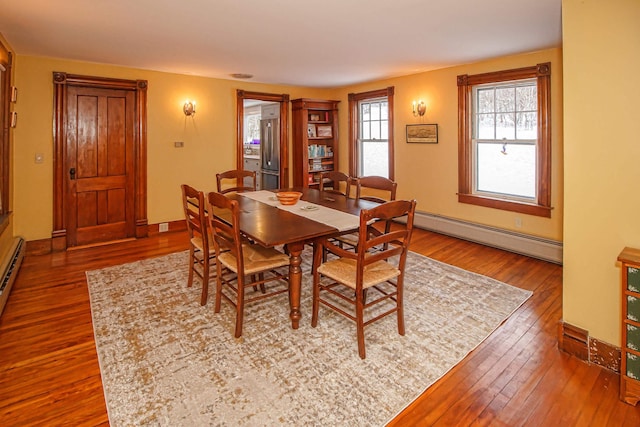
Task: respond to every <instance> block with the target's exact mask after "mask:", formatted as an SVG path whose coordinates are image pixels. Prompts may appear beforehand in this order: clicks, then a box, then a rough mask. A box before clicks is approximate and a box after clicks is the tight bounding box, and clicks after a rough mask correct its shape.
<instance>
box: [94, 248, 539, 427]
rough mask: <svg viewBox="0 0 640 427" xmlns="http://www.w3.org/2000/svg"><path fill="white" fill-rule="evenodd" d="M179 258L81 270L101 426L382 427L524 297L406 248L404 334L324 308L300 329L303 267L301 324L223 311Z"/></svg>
mask: <svg viewBox="0 0 640 427" xmlns="http://www.w3.org/2000/svg"><path fill="white" fill-rule="evenodd" d="M186 267H187V252H181V253H174V254H170V255H167V256H163V257H160V258H154V259H148V260H144V261H139V262H134V263H131V264H124V265H119V266H115V267H110V268H105V269H102V270H96V271H88V272H87V282H88V286H89V292H90V298H91V311H92V314H93V326H94V331H95V339H96V345H97V348H98V356H99V360H100V370H101V373H102V381H103V384H104V392H105V398H106V402H107V408H108V412H109V420H110V422H111V425H112V426H139V425H158V426H227V425H233V426H272V425H304V426H346V425H350V426H354V425H357V426H381V425H384V424H385V423H386V422H388V421H390V420H391V419H392V418H393V417H394V416H396V415H397V414H398V413H399V412H400V411H401V410H402V409H404V408H405V407H406V406H407V405H408V404H410V403H411V402H412V401H413V400H414V399H416V398H417V397H418V396H419V395H420V394H421V393H422V392H423V391H424V390H425V389H426V388H427V387H429V386H430V385H431V384H433V383H434V382H435V381H436V380H438V379H439V378H440V377H442V376H443V375H444V374H445V373H446V372H447V371H448V370H450V369H451V368H452V367H453V366H455V365H456V364H457V363H458V362H459V361H460V360H462V359H463V358H464V357H465V356H466V355H467V354H468V353H469V352H470V351H471V350H473V349H474V348H475V347H477V346H478V344H480V343H481V342H482V341H483V340H484V339H485V338H486V337H487V336H488V335H489V334H491V332H492V331H493V330H495V329H496V328H497V327H498V326H499V325H500V324H501V323H502V322H503V321H504V320H505V319H506V318H508V317H509V315H510V314H511V313H513V312H514V311H515V310H516V309H517V308H518V307H519V306H520V305H521V304H522V303H523V302H524V301H526V300H527V298H528V297H529V296H530V295H531V293H530V292H527V291H523V290H520V289H518V288H515V287H512V286H509V285H506V284H504V283H501V282H498V281H495V280H493V279H490V278H488V277H484V276H480V275H477V274H473V273H470V272H468V271H465V270H461V269H458V268H456V267H452V266H450V265H447V264H442V263H440V262H437V261H434V260H432V259H429V258H426V257H424V256H421V255H418V254H415V253H410V254H409V258H408V263H407V272H406V284H405V295H406V297H405V322H406V335H405V336H404V337H401V336H400V335H398V333H397V326H396V319H395V317H393V316H389V317H387V318H386V319H384V320H381V321H378V322H376V323H374V324H372V325H370V326H368V327H367V328H365V339H366V349H367V358H366V360H361V359H360V358H359V357H358V350H357V344H356V332H355V324H354V323H353V322H351V321H350V320H348V319H346V318H343V317H342V316H339V315H338V314H336V313H333V312H331V311H329V310H328V309H326V308H322V307H321V309H320V310H321V311H320V320H319V325H318V327H317V328H312V327H311V325H310V323H311V315H310V314H311V275H310V273H308V272H309V271H310V265H309V263H308V254H307V259H305V263H304V265H303V267H304V270H305V274H304V277H305V279H304V282H303V293H302V304H301V305H302V310H303V318H302V321H301V323H300V328H299V329H297V330H293V329H292V328H291V322H290V321H289V309H288V299H287V296H286V294H283V295H282V296H281V297H276V298H271V299H270V300H265V301H259V302H257V303H255V304H253V305H249V306H248V307H247V310H246V313H245V324H244V330H243V336H242V337H241V338H240V339H235V338H234V337H233V327H234V314H233V311H232V309H231V308H230V306H229V304H228V303H225V301H223V304H222V310H221V312H220V313H219V314H215V313H214V312H213V296H210V299H209V303H208V304H207V305H206V306H204V307H202V306H200V304H199V301H200V297H199V295H200V289H199V286H196V285H194V287H192V288H187V287H186V282H187V268H186Z"/></svg>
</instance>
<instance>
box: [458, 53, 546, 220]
mask: <svg viewBox="0 0 640 427" xmlns="http://www.w3.org/2000/svg"><path fill="white" fill-rule="evenodd" d="M549 77H550V65H549V64H548V63H547V64H539V65H537V66H535V67H528V68H521V69H517V70H508V71H500V72H496V73H487V74H478V75H473V76H469V75H463V76H458V103H459V118H460V123H459V127H460V128H459V139H460V141H459V185H458V186H459V191H458V200H459V201H460V202H462V203H471V204H476V205H481V206H487V207H492V208H497V209H503V210H509V211H514V212H521V213H526V214H531V215H537V216H545V217H549V216H550V209H551V208H550V180H551V173H550V170H551V168H550V162H551V156H550V96H549V91H550V78H549Z"/></svg>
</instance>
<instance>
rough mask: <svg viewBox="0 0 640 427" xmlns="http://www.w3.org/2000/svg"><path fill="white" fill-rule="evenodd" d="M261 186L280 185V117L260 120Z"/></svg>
mask: <svg viewBox="0 0 640 427" xmlns="http://www.w3.org/2000/svg"><path fill="white" fill-rule="evenodd" d="M260 157H261V159H262V168H261V170H260V179H261V184H262V185H261V188H262V189H263V190H273V189H276V188H279V187H280V119H263V120H260Z"/></svg>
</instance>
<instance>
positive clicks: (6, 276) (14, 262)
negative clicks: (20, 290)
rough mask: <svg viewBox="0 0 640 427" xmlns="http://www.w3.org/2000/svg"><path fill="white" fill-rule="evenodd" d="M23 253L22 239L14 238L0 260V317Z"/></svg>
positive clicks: (23, 244)
mask: <svg viewBox="0 0 640 427" xmlns="http://www.w3.org/2000/svg"><path fill="white" fill-rule="evenodd" d="M24 251H25V243H24V239H23V238H21V237H16V238H14V239H13V243H12V244H11V248H9V251H8V252H7V255H6V256H5V257H4V259H3V260H0V273H2V275H1V276H0V315H1V314H2V311H3V310H4V306H5V304H6V303H7V299H8V298H9V292H11V287H12V286H13V282H15V280H16V276H17V274H18V270H19V269H20V265H21V264H22V259H23V258H24Z"/></svg>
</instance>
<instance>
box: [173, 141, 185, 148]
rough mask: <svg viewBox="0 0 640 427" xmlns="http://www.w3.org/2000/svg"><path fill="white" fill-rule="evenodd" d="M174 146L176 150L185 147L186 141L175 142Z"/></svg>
mask: <svg viewBox="0 0 640 427" xmlns="http://www.w3.org/2000/svg"><path fill="white" fill-rule="evenodd" d="M173 146H174V147H176V148H182V147H184V141H175V142H174V143H173Z"/></svg>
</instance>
